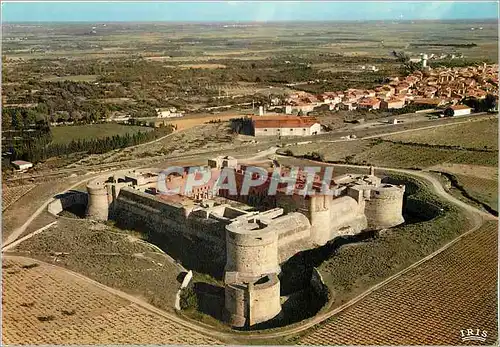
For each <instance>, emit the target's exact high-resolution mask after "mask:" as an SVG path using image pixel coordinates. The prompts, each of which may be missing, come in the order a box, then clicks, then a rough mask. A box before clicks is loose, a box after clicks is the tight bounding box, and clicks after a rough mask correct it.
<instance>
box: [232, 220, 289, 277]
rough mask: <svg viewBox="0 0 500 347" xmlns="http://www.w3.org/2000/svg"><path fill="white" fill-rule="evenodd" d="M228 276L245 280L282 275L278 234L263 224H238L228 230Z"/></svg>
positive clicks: (258, 222) (238, 222) (259, 222)
mask: <svg viewBox="0 0 500 347" xmlns="http://www.w3.org/2000/svg"><path fill="white" fill-rule="evenodd" d="M226 253H227V261H226V268H225V271H226V272H237V273H238V274H240V275H241V276H245V277H252V276H261V275H263V274H268V273H279V272H280V266H279V260H278V232H277V231H275V230H270V228H268V227H267V225H264V224H263V223H262V222H261V221H257V220H255V221H252V222H248V221H246V220H245V221H241V222H240V221H236V222H233V223H231V224H229V225H227V226H226Z"/></svg>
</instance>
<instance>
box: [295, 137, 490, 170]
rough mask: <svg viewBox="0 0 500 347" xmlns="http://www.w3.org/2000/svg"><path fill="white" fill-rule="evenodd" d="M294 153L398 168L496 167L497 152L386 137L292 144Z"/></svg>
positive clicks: (329, 159) (337, 160)
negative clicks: (327, 142)
mask: <svg viewBox="0 0 500 347" xmlns="http://www.w3.org/2000/svg"><path fill="white" fill-rule="evenodd" d="M286 150H290V151H291V152H292V153H293V155H297V156H302V155H306V154H308V153H312V152H318V153H319V154H322V155H323V156H324V159H325V160H327V161H334V162H346V163H353V164H365V165H366V164H372V165H375V166H385V167H399V168H420V169H425V168H430V167H434V166H436V165H440V164H445V163H446V164H449V163H452V164H468V165H482V166H490V167H496V166H497V164H498V152H497V151H488V152H482V151H481V152H479V151H467V150H459V149H448V148H439V147H429V146H425V145H422V146H421V145H418V144H417V145H414V144H399V143H392V142H386V141H383V140H358V141H349V142H337V143H329V144H307V145H299V146H290V147H287V148H286Z"/></svg>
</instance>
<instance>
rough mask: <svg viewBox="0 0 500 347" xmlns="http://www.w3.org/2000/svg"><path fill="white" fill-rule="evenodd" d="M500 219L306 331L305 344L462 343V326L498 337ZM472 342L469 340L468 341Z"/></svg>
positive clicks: (303, 339) (489, 336)
mask: <svg viewBox="0 0 500 347" xmlns="http://www.w3.org/2000/svg"><path fill="white" fill-rule="evenodd" d="M497 240H498V235H497V222H493V221H491V222H487V224H485V225H484V226H483V227H481V228H480V229H478V230H477V231H475V232H473V233H471V234H470V235H467V236H466V237H464V238H463V239H462V240H460V241H459V242H457V243H456V244H455V245H453V246H452V247H450V248H449V249H448V250H446V251H444V252H442V253H440V254H439V255H437V256H436V257H435V258H433V259H432V260H430V261H427V262H425V263H424V264H422V265H421V266H419V267H418V268H415V269H414V270H412V271H410V272H409V273H407V274H405V275H403V276H402V277H400V278H398V279H397V280H394V281H393V282H391V283H390V284H388V285H386V286H384V287H383V288H381V289H380V290H378V291H375V292H374V293H372V294H371V295H369V296H368V297H366V298H365V299H364V300H362V301H360V302H359V303H358V304H356V305H355V306H352V307H350V308H348V309H346V310H345V311H343V312H341V313H340V314H339V315H337V316H335V317H334V318H333V319H331V320H329V321H328V322H327V323H326V324H322V325H321V326H320V327H317V328H316V329H314V328H313V329H312V331H311V332H310V333H309V334H308V335H306V336H304V337H303V338H302V339H301V340H300V341H299V344H303V345H317V344H320V345H335V344H346V345H347V344H349V345H353V344H363V345H411V344H426V345H437V344H442V345H459V344H463V342H462V341H461V340H460V329H467V328H469V327H471V328H472V327H474V328H476V327H477V328H480V329H482V330H486V331H487V333H488V338H487V339H486V342H484V344H487V345H491V344H493V342H495V341H496V339H497V255H498V254H497V253H498V248H497ZM467 344H469V343H467Z"/></svg>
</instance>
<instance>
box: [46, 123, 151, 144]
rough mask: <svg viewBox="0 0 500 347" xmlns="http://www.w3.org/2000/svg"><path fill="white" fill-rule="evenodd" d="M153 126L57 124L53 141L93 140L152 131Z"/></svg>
mask: <svg viewBox="0 0 500 347" xmlns="http://www.w3.org/2000/svg"><path fill="white" fill-rule="evenodd" d="M151 130H152V128H149V127H140V126H133V125H122V124H116V123H104V124H87V125H70V126H57V127H53V128H52V135H53V143H69V142H71V141H78V140H92V139H96V138H103V137H111V136H114V135H124V134H133V133H136V132H139V131H142V132H144V131H151Z"/></svg>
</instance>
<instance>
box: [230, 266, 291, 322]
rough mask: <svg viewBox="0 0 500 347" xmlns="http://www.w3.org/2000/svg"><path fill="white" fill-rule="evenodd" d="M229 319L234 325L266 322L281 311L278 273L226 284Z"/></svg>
mask: <svg viewBox="0 0 500 347" xmlns="http://www.w3.org/2000/svg"><path fill="white" fill-rule="evenodd" d="M225 308H226V314H227V321H228V322H229V324H230V325H232V326H233V327H239V328H242V327H245V326H252V325H255V324H258V323H262V322H266V321H268V320H270V319H273V318H275V317H277V316H278V315H279V314H280V313H281V301H280V281H279V279H278V276H277V275H276V274H269V275H265V276H262V277H260V278H258V279H256V280H253V281H249V282H242V283H227V284H226V286H225Z"/></svg>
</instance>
